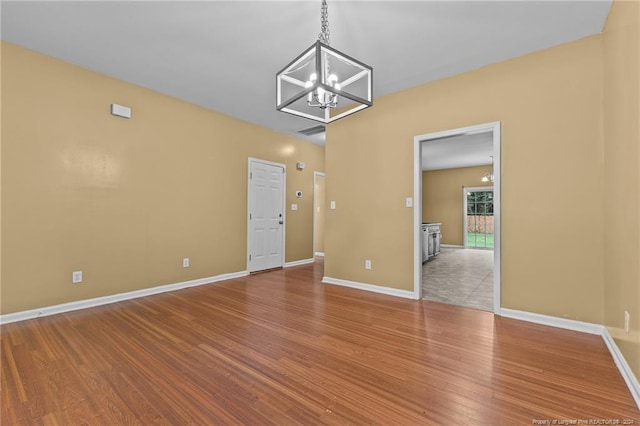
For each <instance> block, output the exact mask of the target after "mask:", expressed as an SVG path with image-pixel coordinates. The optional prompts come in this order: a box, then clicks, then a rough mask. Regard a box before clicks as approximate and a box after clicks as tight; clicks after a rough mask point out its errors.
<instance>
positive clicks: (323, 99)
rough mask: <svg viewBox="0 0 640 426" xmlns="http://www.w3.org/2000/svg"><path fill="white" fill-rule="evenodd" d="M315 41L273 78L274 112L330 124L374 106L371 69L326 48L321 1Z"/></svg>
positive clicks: (326, 16)
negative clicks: (318, 29) (275, 110)
mask: <svg viewBox="0 0 640 426" xmlns="http://www.w3.org/2000/svg"><path fill="white" fill-rule="evenodd" d="M320 24H321V26H320V29H321V32H320V34H319V35H318V41H316V42H315V43H314V44H313V45H311V46H310V47H309V48H308V49H306V50H305V51H304V52H302V53H301V54H300V55H299V56H298V57H297V58H296V59H294V60H293V61H291V63H289V65H287V66H286V67H285V68H284V69H282V71H280V72H278V73H277V74H276V109H277V110H278V111H282V112H287V113H289V114H293V115H297V116H300V117H305V118H309V119H311V120H315V121H319V122H321V123H325V124H328V123H331V122H333V121H335V120H338V119H340V118H342V117H346V116H347V115H350V114H353V113H354V112H358V111H361V110H363V109H365V108H368V107H370V106H372V105H373V68H371V67H370V66H369V65H366V64H364V63H362V62H360V61H358V60H357V59H354V58H352V57H350V56H348V55H345V54H344V53H342V52H340V51H338V50H336V49H334V48H332V47H330V46H329V44H330V40H329V14H328V6H327V1H326V0H322V7H321V17H320Z"/></svg>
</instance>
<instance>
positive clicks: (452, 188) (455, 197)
mask: <svg viewBox="0 0 640 426" xmlns="http://www.w3.org/2000/svg"><path fill="white" fill-rule="evenodd" d="M491 170H492V167H491V166H478V167H463V168H458V169H446V170H431V171H427V172H422V222H442V244H452V245H457V246H463V245H464V230H463V220H464V202H463V197H462V188H463V187H479V186H491V185H492V184H491V183H485V182H482V181H481V180H480V179H482V176H483V175H484V174H485V173H487V172H488V173H491Z"/></svg>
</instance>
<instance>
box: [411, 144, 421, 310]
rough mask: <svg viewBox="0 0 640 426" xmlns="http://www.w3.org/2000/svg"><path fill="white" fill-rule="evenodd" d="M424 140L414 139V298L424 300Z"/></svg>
mask: <svg viewBox="0 0 640 426" xmlns="http://www.w3.org/2000/svg"><path fill="white" fill-rule="evenodd" d="M421 231H422V138H420V137H419V136H416V137H414V138H413V298H414V299H416V300H420V299H421V298H422V244H421V240H422V235H421Z"/></svg>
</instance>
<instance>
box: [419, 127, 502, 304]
mask: <svg viewBox="0 0 640 426" xmlns="http://www.w3.org/2000/svg"><path fill="white" fill-rule="evenodd" d="M500 126H501V122H500V121H493V122H489V123H483V124H478V125H475V126H468V127H460V128H456V129H449V130H444V131H440V132H434V133H427V134H423V135H417V136H415V137H414V138H413V199H414V200H415V202H414V203H413V204H414V206H413V298H414V299H421V298H422V259H421V252H420V227H421V224H422V143H423V142H427V141H430V140H433V139H440V138H445V137H450V136H459V135H465V134H474V133H481V132H488V131H491V132H493V133H492V134H493V171H494V181H493V212H494V219H493V220H494V237H493V238H494V249H493V312H494V313H495V314H498V315H499V314H500V312H501V306H502V304H501V283H502V277H501V269H500V265H501V257H502V254H501V249H500V247H501V229H500V210H501V179H500V175H501V158H500V141H501V134H500Z"/></svg>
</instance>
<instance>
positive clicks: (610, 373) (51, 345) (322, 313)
mask: <svg viewBox="0 0 640 426" xmlns="http://www.w3.org/2000/svg"><path fill="white" fill-rule="evenodd" d="M321 277H322V262H321V261H320V262H316V264H314V265H308V266H301V267H296V268H289V269H285V270H280V271H273V272H268V273H265V274H258V275H253V276H249V277H245V278H240V279H234V280H229V281H226V282H221V283H216V284H212V285H206V286H200V287H194V288H190V289H185V290H180V291H175V292H172V293H164V294H160V295H155V296H150V297H145V298H141V299H136V300H130V301H126V302H120V303H116V304H112V305H108V306H102V307H98V308H91V309H86V310H82V311H76V312H70V313H65V314H59V315H55V316H50V317H44V318H39V319H35V320H29V321H23V322H18V323H12V324H6V325H3V326H2V327H1V328H0V330H1V333H2V334H1V348H2V358H1V380H0V384H1V386H2V388H1V402H2V407H1V411H0V414H1V420H2V424H3V425H23V424H24V425H29V424H36V425H56V424H57V425H79V424H89V425H94V424H95V425H100V424H104V425H119V424H126V425H133V424H140V425H148V424H171V425H183V424H199V425H219V424H247V425H263V424H274V425H291V424H301V425H312V424H340V425H343V424H354V425H360V424H381V425H418V424H434V425H463V424H470V425H484V424H494V425H501V424H505V425H512V424H522V425H531V424H535V422H536V421H546V420H549V421H550V423H549V424H551V422H552V421H553V420H556V421H558V422H560V421H575V422H578V421H591V422H592V423H590V424H624V422H627V424H639V423H638V422H639V421H640V413H639V412H638V410H637V408H636V406H635V404H634V402H633V400H632V398H631V396H630V394H629V391H628V389H627V388H626V387H625V384H624V382H623V379H622V378H621V376H620V374H619V372H618V370H617V369H616V367H615V365H614V363H613V361H612V359H611V356H610V354H609V353H608V351H607V348H606V347H605V345H604V343H603V342H602V340H601V338H600V337H598V336H594V335H588V334H581V333H576V332H572V331H566V330H561V329H554V328H550V327H545V326H540V325H535V324H530V323H526V322H521V321H516V320H512V319H507V318H501V317H495V316H494V315H493V314H491V313H489V312H482V311H478V310H474V309H467V308H461V307H456V306H451V305H445V304H439V303H435V302H430V301H425V300H420V301H413V300H405V299H401V298H395V297H390V296H384V295H378V294H373V293H367V292H362V291H359V290H354V289H349V288H343V287H338V286H332V285H326V284H322V283H321ZM602 421H608V422H609V423H602ZM597 422H600V423H597ZM612 422H619V423H612ZM631 422H635V423H631ZM558 424H561V423H558ZM574 424H579V423H574ZM586 424H589V423H586Z"/></svg>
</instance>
